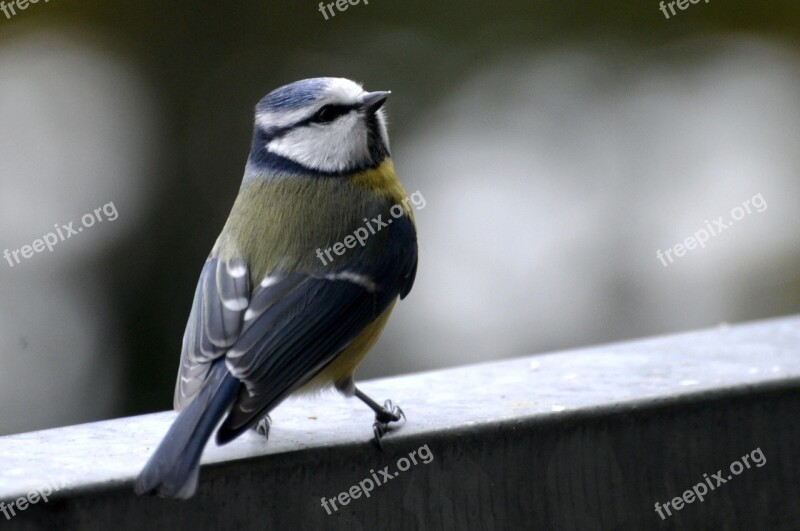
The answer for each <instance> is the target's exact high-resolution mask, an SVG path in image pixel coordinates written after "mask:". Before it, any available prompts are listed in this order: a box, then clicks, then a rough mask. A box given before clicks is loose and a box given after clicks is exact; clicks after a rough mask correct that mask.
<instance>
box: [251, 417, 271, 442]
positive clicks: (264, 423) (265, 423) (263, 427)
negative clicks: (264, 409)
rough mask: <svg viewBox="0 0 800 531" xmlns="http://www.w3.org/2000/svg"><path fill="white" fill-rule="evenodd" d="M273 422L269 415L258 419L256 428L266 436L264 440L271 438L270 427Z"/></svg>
mask: <svg viewBox="0 0 800 531" xmlns="http://www.w3.org/2000/svg"><path fill="white" fill-rule="evenodd" d="M271 424H272V419H271V418H270V416H269V415H267V416H266V417H264V418H263V419H261V420H259V421H258V424H256V426H255V428H254V429H255V430H256V431H257V432H258V433H259V434H261V435H263V436H264V440H267V441H268V440H269V427H270V425H271Z"/></svg>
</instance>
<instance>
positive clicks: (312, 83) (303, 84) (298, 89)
mask: <svg viewBox="0 0 800 531" xmlns="http://www.w3.org/2000/svg"><path fill="white" fill-rule="evenodd" d="M331 79H332V78H329V77H314V78H310V79H301V80H300V81H295V82H294V83H290V84H288V85H284V86H282V87H279V88H276V89H275V90H273V91H272V92H270V93H269V94H267V95H266V96H264V97H263V98H262V99H261V101H259V102H258V106H257V107H256V110H257V111H279V110H289V109H299V108H300V107H305V106H306V105H309V104H311V103H313V102H314V101H316V100H317V99H319V97H320V95H321V93H322V91H323V90H324V89H325V87H327V86H328V85H329V84H330V81H331Z"/></svg>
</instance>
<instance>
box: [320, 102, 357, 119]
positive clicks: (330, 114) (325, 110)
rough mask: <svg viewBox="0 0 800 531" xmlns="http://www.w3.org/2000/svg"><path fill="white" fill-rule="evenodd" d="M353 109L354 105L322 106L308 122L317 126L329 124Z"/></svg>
mask: <svg viewBox="0 0 800 531" xmlns="http://www.w3.org/2000/svg"><path fill="white" fill-rule="evenodd" d="M355 108H356V106H355V105H336V104H331V105H324V106H322V108H320V110H318V111H317V112H316V113H314V115H313V116H312V117H311V119H310V120H309V121H310V122H311V123H318V124H325V123H330V122H332V121H334V120H336V119H337V118H339V117H340V116H344V115H345V114H347V113H349V112H350V111H352V110H353V109H355Z"/></svg>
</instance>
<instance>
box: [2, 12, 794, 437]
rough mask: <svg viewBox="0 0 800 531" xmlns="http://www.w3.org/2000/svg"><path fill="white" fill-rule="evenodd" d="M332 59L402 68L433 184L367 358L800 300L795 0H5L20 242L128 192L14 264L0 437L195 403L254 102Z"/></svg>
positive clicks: (400, 154)
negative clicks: (190, 349)
mask: <svg viewBox="0 0 800 531" xmlns="http://www.w3.org/2000/svg"><path fill="white" fill-rule="evenodd" d="M323 75H328V76H342V77H349V78H352V79H356V80H358V81H362V82H364V84H365V87H366V88H368V89H369V90H383V89H391V90H392V91H393V94H392V97H391V98H390V100H389V103H388V106H387V109H388V112H389V117H390V134H391V138H392V149H393V155H394V159H395V165H396V168H397V169H398V172H399V174H400V176H401V179H402V180H403V182H404V184H405V185H406V189H407V190H408V192H409V193H411V192H414V191H417V190H418V191H419V192H420V194H422V195H423V196H424V198H425V201H426V203H425V208H424V209H421V210H418V211H417V212H416V216H417V221H418V231H419V239H420V263H419V272H418V275H417V281H416V285H415V287H414V290H413V291H412V293H411V295H410V296H409V297H408V298H407V299H406V300H405V301H404V302H403V303H402V304H399V305H398V307H397V309H396V310H395V313H394V317H393V319H392V320H390V324H389V326H388V328H387V331H386V333H385V334H384V336H383V338H382V340H381V341H380V343H379V344H378V346H377V347H376V349H375V351H374V352H373V353H372V355H371V356H370V357H369V358H368V359H367V361H366V362H365V364H364V365H363V366H362V369H361V370H360V372H359V376H360V377H361V378H370V377H377V376H384V375H390V374H397V373H406V372H413V371H420V370H425V369H432V368H438V367H447V366H454V365H463V364H467V363H473V362H479V361H484V360H491V359H498V358H507V357H511V356H520V355H525V354H534V353H540V352H546V351H550V350H555V349H564V348H569V347H578V346H583V345H591V344H596V343H601V342H609V341H618V340H625V339H629V338H636V337H642V336H649V335H653V334H666V333H672V332H677V331H683V330H691V329H698V328H704V327H711V326H717V325H719V324H720V323H723V322H729V323H733V322H741V321H747V320H753V319H761V318H767V317H771V316H777V315H784V314H791V313H797V312H798V311H800V209H798V206H799V203H800V178H799V177H800V150H799V149H798V147H799V146H800V4H799V3H797V2H795V1H793V0H785V1H776V0H770V1H767V2H763V3H754V2H745V1H742V0H734V1H728V2H721V1H718V0H711V1H710V2H708V3H706V2H700V3H698V4H689V7H688V9H686V10H684V11H680V10H679V11H677V12H676V14H675V15H670V18H669V19H667V18H666V17H665V15H664V13H663V12H662V11H661V10H659V5H658V3H657V2H656V1H655V0H649V1H647V2H641V1H633V0H628V1H609V2H592V3H587V2H577V1H560V2H552V1H534V2H530V1H527V0H525V1H523V0H506V1H502V2H485V1H484V2H469V1H467V2H458V3H439V2H430V1H425V2H422V1H407V2H395V1H390V0H370V1H369V4H367V5H365V3H364V2H363V1H362V2H359V3H358V4H356V5H350V6H349V7H348V9H347V11H344V12H339V11H336V16H335V17H329V20H325V18H324V17H323V15H322V14H321V13H320V11H319V4H318V3H316V2H314V1H312V0H308V1H306V0H303V1H297V0H292V1H291V2H289V1H286V2H252V1H251V2H240V3H232V2H230V3H226V2H209V1H198V0H195V1H193V2H188V1H185V0H182V1H177V2H163V1H162V2H155V1H152V0H142V1H138V2H119V1H110V2H99V1H89V2H87V1H81V2H78V1H76V0H54V1H52V2H47V3H45V2H41V1H40V2H38V3H37V4H29V5H28V7H27V8H26V9H25V10H18V9H17V11H16V14H14V15H11V16H10V17H9V16H7V15H4V14H3V13H2V12H0V186H1V187H2V193H0V251H2V250H5V249H8V250H10V251H13V250H16V249H20V248H22V247H23V246H24V245H26V244H27V245H30V244H31V243H32V242H33V241H34V240H36V239H38V238H41V237H42V236H43V235H45V234H47V233H48V232H51V231H54V230H56V229H57V228H59V227H60V226H62V225H66V224H68V223H70V222H73V223H74V224H75V225H74V226H75V227H82V228H83V227H84V225H83V224H82V222H81V220H82V219H83V216H84V215H85V214H87V213H89V214H91V213H93V212H94V211H95V209H97V208H101V207H103V206H104V205H107V204H109V203H113V206H114V208H115V210H116V211H117V212H118V217H117V218H116V219H113V220H111V218H110V217H105V219H104V220H103V221H102V222H97V223H95V224H94V225H93V226H91V227H86V228H85V229H84V230H83V231H81V232H80V233H79V234H75V235H72V236H71V237H70V238H69V239H65V240H64V241H60V242H59V243H58V244H57V245H56V246H55V247H54V248H53V251H52V252H50V251H48V250H47V249H45V250H44V251H43V252H41V253H36V254H34V255H33V256H32V257H30V258H28V259H24V260H21V262H20V263H14V262H13V259H7V258H3V260H2V261H1V262H0V295H2V304H1V305H0V434H5V433H13V432H19V431H27V430H34V429H40V428H45V427H52V426H58V425H65V424H72V423H78V422H85V421H91V420H98V419H104V418H111V417H117V416H122V415H131V414H137V413H143V412H149V411H155V410H163V409H168V408H170V407H171V405H172V393H173V386H174V380H175V375H176V370H177V365H178V359H179V355H180V344H181V337H182V335H183V330H184V326H185V323H186V318H187V316H188V313H189V309H190V306H191V301H192V296H193V292H194V287H195V284H196V281H197V277H198V274H199V271H200V268H201V267H202V265H203V262H204V260H205V257H206V256H207V254H208V252H209V250H210V248H211V246H212V244H213V242H214V240H215V238H216V236H217V234H218V232H219V231H220V229H221V228H222V225H223V223H224V221H225V219H226V217H227V215H228V211H229V209H230V206H231V204H232V201H233V199H234V197H235V195H236V193H237V190H238V187H239V183H240V179H241V176H242V172H243V168H244V162H245V159H246V156H247V153H248V151H249V142H250V135H251V130H252V113H253V107H254V105H255V103H256V102H257V101H258V100H259V99H260V98H261V97H262V96H263V95H264V94H266V93H267V92H269V91H270V90H272V89H273V88H275V87H277V86H279V85H283V84H285V83H288V82H291V81H294V80H296V79H300V78H305V77H315V76H323ZM759 194H760V196H761V198H762V199H763V204H764V205H766V206H765V207H764V208H760V209H754V208H751V212H750V213H747V214H746V215H744V216H742V217H741V218H740V219H739V220H736V221H735V223H734V224H732V225H731V226H730V227H729V228H727V229H726V230H724V231H722V232H720V233H719V234H717V235H715V236H712V237H711V238H710V239H709V240H708V242H707V243H706V246H705V247H704V248H696V249H693V250H689V251H687V252H686V253H685V254H684V255H683V256H676V254H675V252H674V250H673V251H672V252H673V254H672V255H671V256H672V257H673V259H674V260H673V261H672V262H670V261H668V260H661V259H659V258H658V257H657V251H659V250H662V251H666V250H669V249H672V248H673V247H674V246H675V244H678V243H681V242H684V240H685V239H686V238H687V237H690V236H692V235H693V234H694V233H695V232H697V231H698V230H700V229H704V228H706V227H707V226H708V225H711V226H712V227H713V226H714V221H713V220H717V219H719V218H720V217H722V218H723V219H724V222H725V223H726V224H727V223H729V222H730V221H731V220H732V214H733V216H736V215H737V214H738V213H739V212H738V211H737V212H734V211H735V210H736V209H737V207H742V205H743V204H744V203H745V202H746V201H749V200H751V199H752V198H754V197H755V196H758V195H759ZM753 203H754V201H751V202H750V204H751V205H752V204H753ZM755 203H756V204H760V203H759V202H758V201H757V200H755ZM742 208H743V207H742ZM665 263H666V265H664V264H665ZM12 264H13V267H12Z"/></svg>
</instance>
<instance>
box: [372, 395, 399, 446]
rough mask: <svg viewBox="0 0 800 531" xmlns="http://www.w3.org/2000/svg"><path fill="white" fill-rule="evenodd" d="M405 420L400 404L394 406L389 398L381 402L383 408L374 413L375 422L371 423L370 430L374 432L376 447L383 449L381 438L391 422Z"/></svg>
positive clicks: (389, 427)
mask: <svg viewBox="0 0 800 531" xmlns="http://www.w3.org/2000/svg"><path fill="white" fill-rule="evenodd" d="M401 420H402V421H405V420H406V415H405V413H403V410H402V409H400V406H395V405H394V404H393V403H392V401H391V400H387V401H386V402H384V403H383V408H382V409H381V410H380V411H378V412H377V413H376V414H375V423H374V424H373V425H372V432H373V433H374V434H375V442H376V443H377V444H378V447H379V448H381V449H383V445H382V444H381V438H382V437H383V436H384V435H385V434H386V432H388V431H389V430H390V429H391V426H389V424H390V423H391V422H399V421H401Z"/></svg>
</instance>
